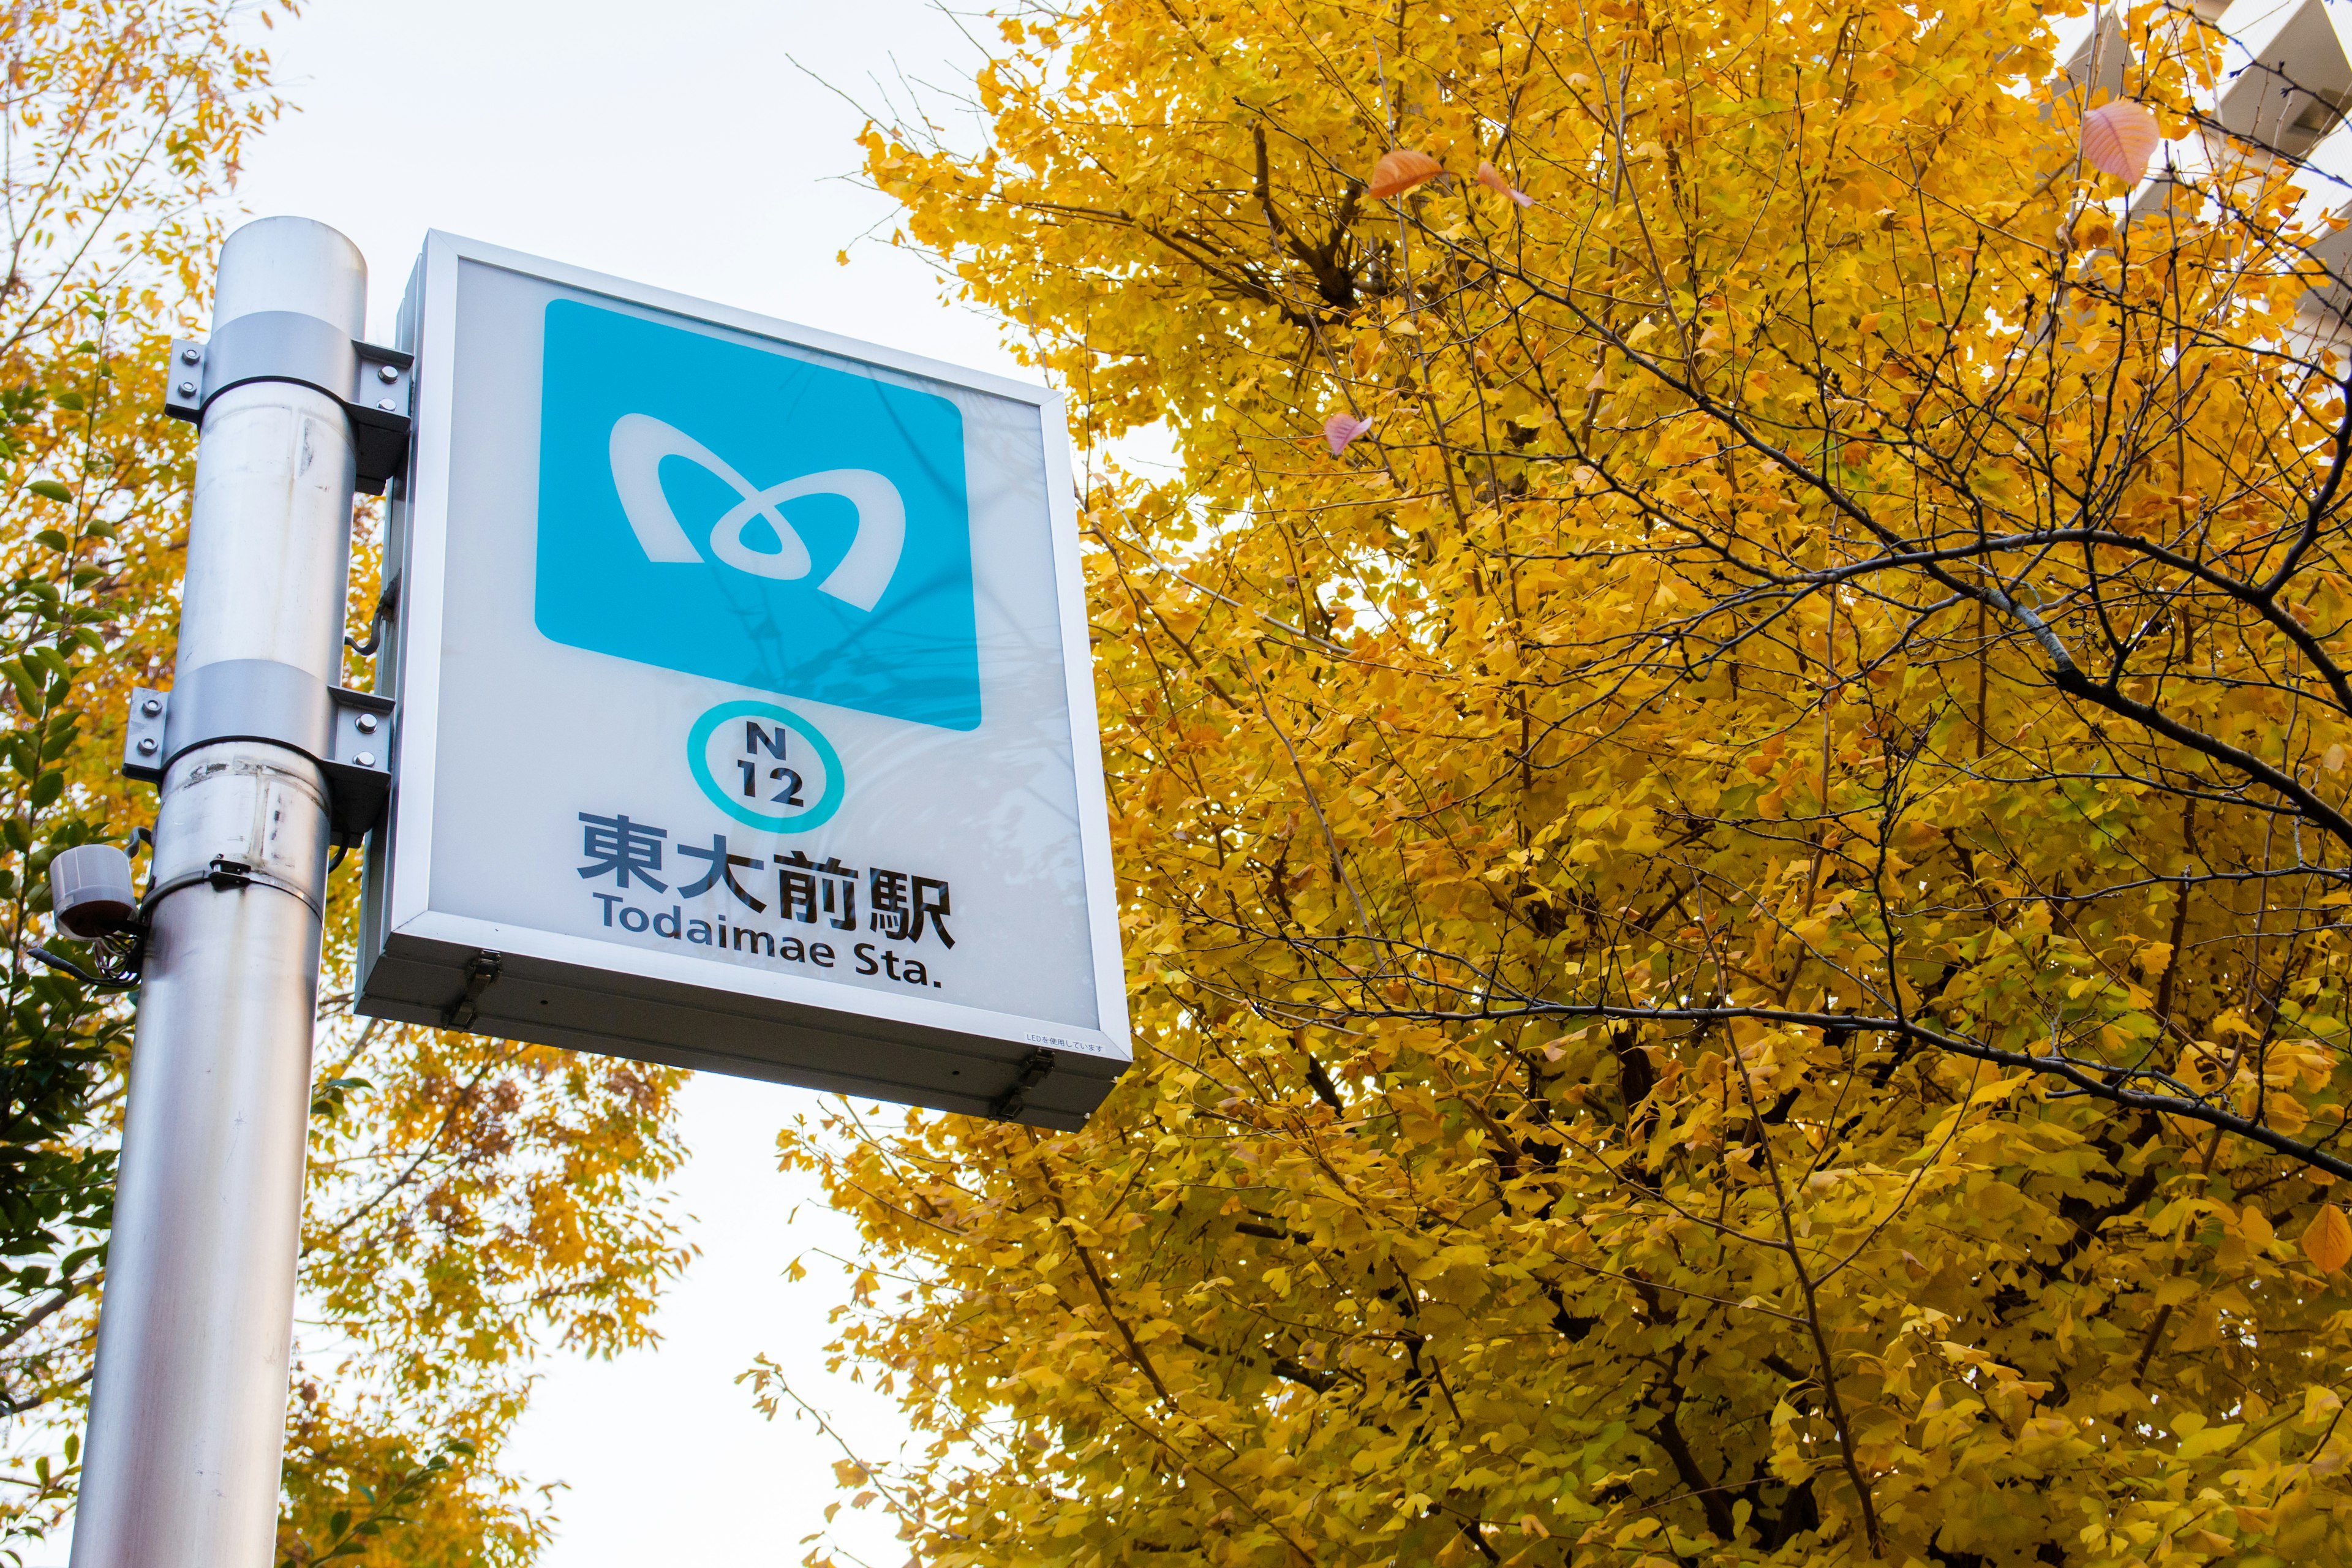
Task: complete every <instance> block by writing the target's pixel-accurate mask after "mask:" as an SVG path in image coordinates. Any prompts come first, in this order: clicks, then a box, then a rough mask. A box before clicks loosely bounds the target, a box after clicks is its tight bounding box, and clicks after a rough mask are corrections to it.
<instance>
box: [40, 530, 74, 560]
mask: <svg viewBox="0 0 2352 1568" xmlns="http://www.w3.org/2000/svg"><path fill="white" fill-rule="evenodd" d="M33 537H34V538H35V539H37V540H38V541H40V542H42V543H43V544H46V545H47V546H48V547H49V548H50V549H52V550H54V551H56V552H58V554H60V555H62V554H64V553H65V552H67V551H68V550H71V549H72V548H73V541H72V540H70V539H68V538H67V537H66V536H65V535H64V534H62V533H60V532H58V531H57V530H56V529H54V528H45V529H43V530H41V531H40V532H38V533H37V534H35V535H33Z"/></svg>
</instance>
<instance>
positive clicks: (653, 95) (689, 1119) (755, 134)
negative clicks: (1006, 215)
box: [36, 0, 1035, 1568]
mask: <svg viewBox="0 0 2352 1568" xmlns="http://www.w3.org/2000/svg"><path fill="white" fill-rule="evenodd" d="M982 25H983V26H984V24H982ZM269 41H270V47H271V51H272V53H273V55H274V57H275V58H276V59H277V61H278V81H279V83H280V84H281V86H282V87H283V88H284V89H285V90H286V91H287V93H288V94H289V96H290V97H291V98H292V100H294V101H295V102H296V103H297V104H299V106H300V107H301V112H300V113H299V114H297V115H294V116H292V117H290V118H289V119H288V120H287V121H284V122H283V123H281V124H280V125H279V126H278V129H277V130H276V131H275V132H272V133H271V134H270V135H269V136H268V138H266V139H265V140H264V141H262V142H259V143H258V144H257V146H255V147H254V148H253V149H252V152H251V155H250V157H249V159H248V161H247V174H246V178H245V182H244V184H243V187H242V191H241V193H240V195H241V200H242V204H243V205H244V206H245V207H246V208H247V210H249V211H250V212H251V213H252V214H254V215H255V216H265V215H273V214H279V213H294V214H299V215H302V216H309V217H314V218H319V219H320V220H322V221H324V222H327V223H330V224H332V225H334V226H336V227H338V228H340V229H341V230H342V231H343V232H344V233H345V234H347V235H349V236H350V237H352V239H353V240H355V241H357V242H358V244H359V246H360V247H361V249H362V250H363V251H364V252H365V253H366V255H367V258H368V266H369V269H370V272H371V275H372V290H371V299H370V309H369V320H370V328H371V336H372V337H373V338H374V340H375V341H377V342H390V341H391V337H390V334H391V328H392V321H393V314H394V310H395V309H396V308H397V306H398V303H399V300H400V294H401V289H402V287H403V285H404V281H405V279H406V278H407V275H408V270H409V267H410V265H411V263H412V262H413V260H414V259H415V255H416V252H417V249H418V247H419V246H420V245H421V243H422V241H423V238H424V235H425V230H426V229H427V228H442V229H447V230H450V231H453V232H456V233H458V234H464V235H468V236H472V237H478V238H481V239H485V240H490V241H493V242H496V243H498V244H501V245H507V246H511V247H516V248H518V249H521V250H525V251H530V252H533V253H536V254H539V255H542V256H547V257H552V258H559V259H562V260H565V261H570V262H573V263H576V264H579V265H583V266H586V267H592V268H598V269H601V270H603V271H605V272H609V273H614V274H617V275H619V276H622V277H626V278H633V279H640V280H643V281H646V282H650V283H655V284H658V285H660V286H662V287H664V288H668V289H678V290H681V291H683V292H686V293H689V294H695V295H699V296H701V297H703V298H706V299H709V300H718V301H721V302H723V303H726V304H730V305H735V306H739V307H742V308H745V309H749V310H759V311H762V312H765V313H767V314H770V315H774V316H781V317H783V318H786V319H788V320H792V321H801V322H805V323H807V324H809V325H812V326H817V327H822V328H824V329H826V330H828V331H836V332H841V333H845V334H847V335H849V336H852V337H857V338H864V339H867V340H870V341H873V342H882V343H887V344H890V345H893V346H896V347H899V348H904V349H909V350H913V351H916V352H919V353H925V354H929V355H932V356H934V357H937V358H940V359H945V360H950V361H954V362H957V363H964V364H969V365H974V366H978V367H981V368H984V369H990V370H994V371H997V372H999V373H1001V374H1009V375H1014V376H1018V377H1020V378H1022V379H1024V380H1034V379H1035V378H1034V375H1033V374H1030V373H1027V372H1025V371H1024V370H1022V369H1021V368H1020V367H1019V366H1018V365H1016V364H1015V363H1013V361H1012V359H1011V357H1010V356H1009V355H1007V354H1006V353H1003V350H1002V349H1001V348H1000V346H999V342H998V337H997V333H996V331H995V328H994V327H993V326H992V324H990V323H988V322H986V321H982V320H980V319H978V318H976V317H974V316H972V315H970V314H967V313H962V312H958V311H954V310H949V309H947V308H944V307H943V306H941V305H940V303H939V296H938V290H937V289H936V287H935V285H934V283H933V282H932V280H931V279H930V277H929V274H928V273H926V272H924V271H923V270H922V269H921V268H919V266H917V265H916V264H915V263H914V262H913V261H912V260H911V258H909V257H908V255H907V254H906V253H904V252H894V251H892V250H891V249H890V248H889V247H887V246H884V245H869V246H866V247H862V248H858V247H854V246H853V242H854V241H855V240H856V238H857V237H858V236H860V235H861V234H863V233H865V232H866V230H868V229H869V228H871V227H872V226H874V225H875V224H876V223H877V220H879V219H882V218H885V217H886V216H887V214H888V212H889V211H890V204H888V203H887V202H886V201H884V200H883V199H882V198H880V197H878V196H877V195H873V194H871V193H869V192H866V191H864V190H861V189H859V188H857V187H856V186H854V185H852V184H848V183H846V182H845V181H844V180H842V179H840V178H839V177H838V176H841V175H843V174H847V173H849V172H850V171H852V170H854V169H855V168H856V163H857V159H858V149H857V148H856V145H855V144H854V143H853V142H852V141H851V138H852V137H853V136H854V135H855V134H856V131H857V129H858V126H859V124H860V123H861V117H860V116H859V115H858V114H857V112H856V110H853V109H851V108H850V107H849V106H848V105H846V104H845V103H844V102H843V101H842V100H840V99H839V98H837V97H835V95H834V94H833V93H831V92H829V91H827V90H826V89H824V88H823V87H820V86H819V85H817V84H816V83H815V82H814V81H812V80H811V79H810V78H809V77H808V76H806V75H803V73H802V72H801V71H800V70H798V69H796V68H794V66H793V63H792V61H791V60H788V59H787V58H786V56H787V55H788V54H789V55H790V56H792V57H793V58H797V59H798V60H799V61H800V62H801V63H802V64H803V65H805V66H806V67H808V68H810V69H811V70H813V71H814V72H816V73H818V74H819V75H821V76H822V77H824V79H827V80H828V81H830V82H833V83H835V84H837V85H839V86H840V87H841V88H843V89H845V90H847V91H850V92H852V93H854V94H856V96H857V97H859V98H860V99H861V100H865V101H873V100H875V99H876V98H877V97H878V93H879V89H878V88H877V86H876V85H875V81H876V80H879V81H888V82H892V83H893V84H894V88H895V83H896V81H897V79H898V72H899V70H900V68H904V71H905V73H906V74H907V76H908V77H910V78H912V77H921V78H926V79H929V81H931V82H933V83H935V84H938V85H940V86H942V87H951V86H952V85H953V84H954V83H955V81H956V80H957V79H958V63H961V64H962V67H963V68H964V70H965V71H966V73H967V74H966V76H965V79H969V78H968V70H969V62H970V61H971V59H973V58H975V57H974V54H973V51H972V49H971V46H970V45H969V44H967V43H966V42H965V41H964V40H963V38H962V37H961V34H960V33H959V31H958V30H957V28H956V26H955V25H954V24H953V23H952V22H951V21H950V19H949V18H948V17H947V16H944V15H942V14H941V13H940V12H939V11H938V10H936V9H932V8H929V6H927V5H923V4H920V3H919V0H857V3H856V4H842V3H839V0H835V3H831V4H824V3H814V0H766V3H764V4H758V3H750V0H662V3H661V4H657V5H645V4H642V3H641V0H632V3H629V4H622V3H620V0H399V3H398V4H396V5H395V4H390V3H387V0H311V4H310V8H309V11H308V14H307V15H305V16H303V17H302V18H301V19H299V21H297V22H294V23H292V24H291V25H288V24H286V23H284V22H282V21H281V22H280V24H279V25H278V27H277V29H276V31H275V33H274V34H273V35H271V36H270V40H269ZM844 247H852V255H853V262H852V265H850V266H848V267H842V266H839V265H837V264H836V263H835V253H836V252H837V251H839V250H841V249H843V248H844ZM814 1102H815V1100H814V1096H810V1095H804V1094H802V1093H800V1092H798V1091H796V1090H790V1089H778V1088H775V1087H772V1086H770V1085H764V1084H756V1083H746V1082H739V1081H730V1080H726V1079H698V1081H697V1082H696V1083H695V1084H694V1085H693V1086H692V1088H691V1089H689V1090H688V1096H687V1110H686V1119H685V1130H686V1135H687V1139H688V1142H689V1144H690V1145H691V1147H692V1148H693V1150H694V1160H693V1163H692V1164H691V1165H690V1166H689V1167H688V1170H687V1172H686V1173H685V1174H684V1176H683V1178H682V1180H681V1182H680V1184H679V1194H680V1196H681V1199H682V1206H683V1207H684V1208H686V1209H688V1210H689V1211H691V1212H692V1213H693V1214H694V1215H697V1216H698V1217H697V1222H696V1224H695V1225H694V1226H693V1227H692V1233H691V1237H692V1239H693V1240H694V1241H695V1242H696V1243H697V1244H698V1245H699V1246H700V1247H701V1248H702V1254H703V1256H702V1258H701V1259H700V1261H699V1262H698V1263H697V1264H696V1265H695V1266H694V1268H693V1269H692V1271H691V1272H690V1273H689V1275H688V1278H687V1279H686V1280H685V1282H684V1283H683V1284H682V1285H681V1286H680V1287H678V1288H677V1289H676V1291H675V1292H674V1293H673V1294H672V1296H671V1297H670V1299H669V1300H668V1302H667V1305H666V1306H665V1307H664V1309H663V1310H662V1313H661V1317H660V1320H659V1323H660V1328H661V1331H662V1332H663V1333H664V1335H665V1336H666V1342H665V1343H664V1344H663V1346H662V1347H661V1348H660V1349H659V1350H657V1351H654V1352H640V1353H638V1354H635V1355H632V1356H627V1357H624V1358H622V1359H620V1360H619V1361H617V1362H614V1363H586V1362H583V1361H580V1360H578V1359H576V1358H561V1359H551V1360H550V1361H548V1362H547V1363H545V1367H544V1375H543V1377H542V1379H541V1383H540V1384H539V1388H538V1391H537V1394H536V1397H535V1398H534V1400H533V1403H532V1406H531V1410H530V1415H528V1417H527V1418H526V1419H525V1421H524V1423H523V1426H522V1428H521V1431H520V1435H519V1436H518V1438H517V1440H516V1442H515V1444H514V1446H513V1447H512V1448H511V1449H510V1451H509V1460H510V1461H511V1462H512V1463H513V1464H515V1465H516V1466H518V1467H519V1468H521V1469H522V1470H524V1471H525V1472H526V1473H527V1474H528V1475H529V1476H530V1479H531V1480H532V1481H533V1482H534V1483H537V1482H543V1481H561V1482H563V1483H565V1484H566V1486H567V1488H568V1489H567V1490H565V1491H563V1492H562V1493H560V1494H559V1501H558V1503H557V1508H558V1511H559V1512H560V1514H561V1516H562V1522H561V1525H560V1527H559V1528H560V1533H559V1535H558V1538H557V1540H556V1542H555V1543H554V1545H553V1546H552V1548H551V1549H550V1550H549V1552H547V1553H546V1555H545V1557H544V1558H543V1559H542V1563H544V1564H545V1568H623V1565H628V1568H642V1565H643V1564H646V1563H656V1562H690V1563H729V1564H741V1565H745V1568H757V1565H764V1564H769V1563H774V1564H778V1565H780V1568H781V1565H782V1564H788V1563H799V1561H800V1560H801V1557H802V1554H803V1551H804V1548H803V1547H802V1546H801V1545H800V1544H799V1542H800V1540H801V1538H802V1537H803V1536H804V1535H807V1534H808V1533H810V1532H811V1531H814V1530H816V1529H818V1528H820V1526H821V1525H822V1523H823V1517H822V1516H823V1510H824V1505H825V1504H826V1503H827V1502H829V1501H832V1500H835V1497H836V1496H837V1495H838V1494H837V1493H836V1492H835V1489H834V1485H833V1478H832V1470H831V1464H832V1461H833V1459H834V1458H835V1457H836V1455H835V1450H833V1449H832V1448H831V1447H830V1446H829V1445H827V1444H826V1443H825V1442H824V1440H823V1439H821V1438H820V1437H819V1436H817V1434H816V1433H815V1432H814V1430H813V1429H812V1428H811V1426H809V1425H808V1424H807V1423H805V1422H803V1423H800V1424H797V1425H796V1424H794V1423H792V1422H789V1421H779V1422H775V1423H770V1422H768V1421H766V1420H765V1419H763V1418H762V1417H761V1416H760V1415H758V1414H756V1413H755V1412H754V1411H753V1410H752V1408H751V1398H750V1395H749V1394H748V1393H747V1391H746V1390H745V1389H744V1388H742V1387H740V1386H739V1385H738V1384H736V1382H735V1379H736V1377H737V1375H738V1374H740V1373H742V1372H743V1371H744V1370H745V1369H746V1368H748V1367H749V1366H750V1365H751V1361H752V1358H753V1357H754V1356H755V1355H758V1354H761V1353H765V1354H767V1355H769V1356H770V1357H772V1358H773V1359H775V1360H776V1361H778V1362H780V1363H782V1364H783V1365H784V1366H785V1367H787V1368H788V1369H789V1370H790V1373H791V1375H792V1379H793V1383H794V1384H795V1386H797V1387H798V1388H800V1389H801V1390H802V1392H803V1394H806V1395H807V1396H808V1397H810V1398H811V1400H812V1401H813V1402H814V1403H816V1404H818V1405H823V1406H826V1407H828V1408H830V1409H831V1410H832V1412H833V1413H834V1414H835V1416H836V1417H837V1418H838V1419H839V1420H840V1422H841V1424H842V1426H844V1428H845V1430H846V1431H847V1432H849V1433H850V1434H851V1435H852V1436H853V1437H854V1440H856V1442H858V1443H859V1445H860V1446H861V1447H865V1448H867V1449H869V1450H878V1451H879V1452H880V1453H881V1455H882V1456H883V1457H886V1458H887V1457H888V1455H889V1454H890V1453H891V1452H893V1451H895V1448H896V1447H897V1444H898V1441H899V1440H900V1438H901V1436H902V1433H901V1429H900V1427H899V1426H898V1422H897V1419H896V1410H895V1407H894V1406H893V1405H891V1404H890V1403H889V1402H887V1400H883V1399H881V1398H879V1397H877V1396H876V1395H874V1394H872V1393H871V1392H870V1391H869V1390H867V1389H866V1388H862V1387H856V1386H853V1385H852V1384H850V1383H849V1382H848V1381H847V1378H846V1376H845V1375H844V1376H842V1377H831V1376H828V1375H827V1374H826V1373H825V1371H824V1364H823V1357H822V1356H821V1354H820V1353H819V1352H820V1351H821V1348H822V1346H823V1345H824V1342H826V1340H827V1339H828V1338H829V1337H830V1334H829V1331H828V1329H827V1327H826V1321H825V1319H826V1313H827V1311H828V1310H829V1309H830V1308H831V1307H832V1306H833V1305H834V1303H835V1301H837V1300H840V1299H841V1296H842V1294H843V1289H842V1287H841V1285H840V1284H839V1283H838V1281H837V1279H836V1277H835V1271H834V1270H832V1269H831V1268H829V1267H828V1266H825V1265H824V1263H823V1262H822V1260H820V1259H812V1260H811V1262H812V1266H813V1269H814V1271H813V1273H812V1275H811V1277H810V1279H808V1280H807V1281H805V1282H803V1283H802V1284H799V1285H787V1284H786V1283H785V1282H784V1280H783V1279H782V1269H783V1267H784V1265H785V1263H786V1261H787V1260H788V1259H789V1258H792V1257H793V1256H794V1255H795V1254H799V1253H803V1252H805V1251H809V1250H812V1249H815V1248H820V1247H822V1248H826V1249H829V1250H832V1251H835V1252H846V1251H847V1250H849V1248H850V1247H851V1245H852V1238H851V1237H850V1236H849V1234H848V1232H847V1228H846V1226H844V1225H843V1223H842V1222H841V1221H840V1220H839V1219H838V1218H837V1216H835V1215H830V1214H829V1213H827V1212H826V1211H824V1208H823V1206H822V1205H821V1204H819V1203H818V1202H817V1201H816V1199H815V1196H814V1190H813V1186H812V1185H811V1184H808V1183H805V1182H803V1181H799V1180H792V1179H787V1178H785V1177H783V1176H781V1175H779V1174H778V1173H777V1172H776V1170H775V1162H774V1157H773V1145H774V1137H775V1132H776V1130H777V1128H778V1127H779V1126H781V1125H782V1123H783V1122H784V1121H787V1120H788V1119H789V1118H790V1117H791V1116H792V1115H793V1113H794V1112H795V1111H798V1110H803V1109H807V1108H810V1107H812V1106H814ZM796 1205H797V1209H798V1215H797V1218H794V1217H793V1215H794V1211H795V1207H796ZM862 1517H863V1516H858V1515H853V1514H851V1513H849V1512H848V1511H847V1510H845V1511H844V1512H843V1514H842V1517H841V1525H842V1527H843V1528H842V1529H841V1530H840V1531H837V1538H838V1539H841V1540H842V1541H843V1542H845V1543H846V1544H847V1545H849V1546H850V1547H851V1549H852V1550H854V1551H855V1552H856V1553H857V1555H858V1556H860V1557H861V1558H863V1559H864V1560H865V1561H866V1562H867V1563H872V1564H874V1568H889V1565H891V1564H896V1563H899V1562H901V1561H903V1560H904V1557H905V1554H906V1553H905V1548H904V1547H903V1546H898V1545H897V1544H896V1543H895V1542H893V1541H892V1540H890V1539H889V1536H888V1533H887V1531H881V1530H877V1529H874V1528H870V1527H869V1528H865V1529H860V1528H859V1527H858V1525H857V1523H856V1521H858V1520H859V1519H860V1518H862ZM67 1549H68V1543H67V1542H66V1541H65V1540H64V1539H58V1540H55V1541H53V1542H51V1543H50V1544H49V1546H48V1547H47V1549H46V1550H43V1551H41V1552H37V1554H36V1561H37V1562H43V1561H53V1562H57V1563H62V1562H64V1561H65V1556H66V1552H67Z"/></svg>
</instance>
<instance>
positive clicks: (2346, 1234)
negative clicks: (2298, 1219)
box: [2303, 1204, 2352, 1274]
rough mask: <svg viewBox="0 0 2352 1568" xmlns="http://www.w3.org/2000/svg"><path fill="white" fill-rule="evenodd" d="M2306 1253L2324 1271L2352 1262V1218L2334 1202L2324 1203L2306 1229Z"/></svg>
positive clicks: (2304, 1249) (2334, 1269)
mask: <svg viewBox="0 0 2352 1568" xmlns="http://www.w3.org/2000/svg"><path fill="white" fill-rule="evenodd" d="M2303 1255H2304V1256H2305V1258H2310V1259H2311V1261H2312V1264H2313V1266H2314V1267H2315V1268H2317V1269H2318V1270H2319V1271H2320V1272H2321V1273H2322V1274H2333V1273H2335V1272H2336V1270H2337V1269H2339V1268H2343V1267H2344V1265H2345V1264H2346V1263H2347V1262H2352V1221H2347V1220H2346V1219H2345V1217H2344V1211H2343V1210H2342V1209H2340V1208H2337V1207H2336V1205H2334V1204H2322V1205H2319V1212H2318V1213H2317V1214H2315V1215H2312V1216H2311V1225H2310V1227H2309V1228H2308V1229H2306V1230H2305V1232H2304V1233H2303Z"/></svg>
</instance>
